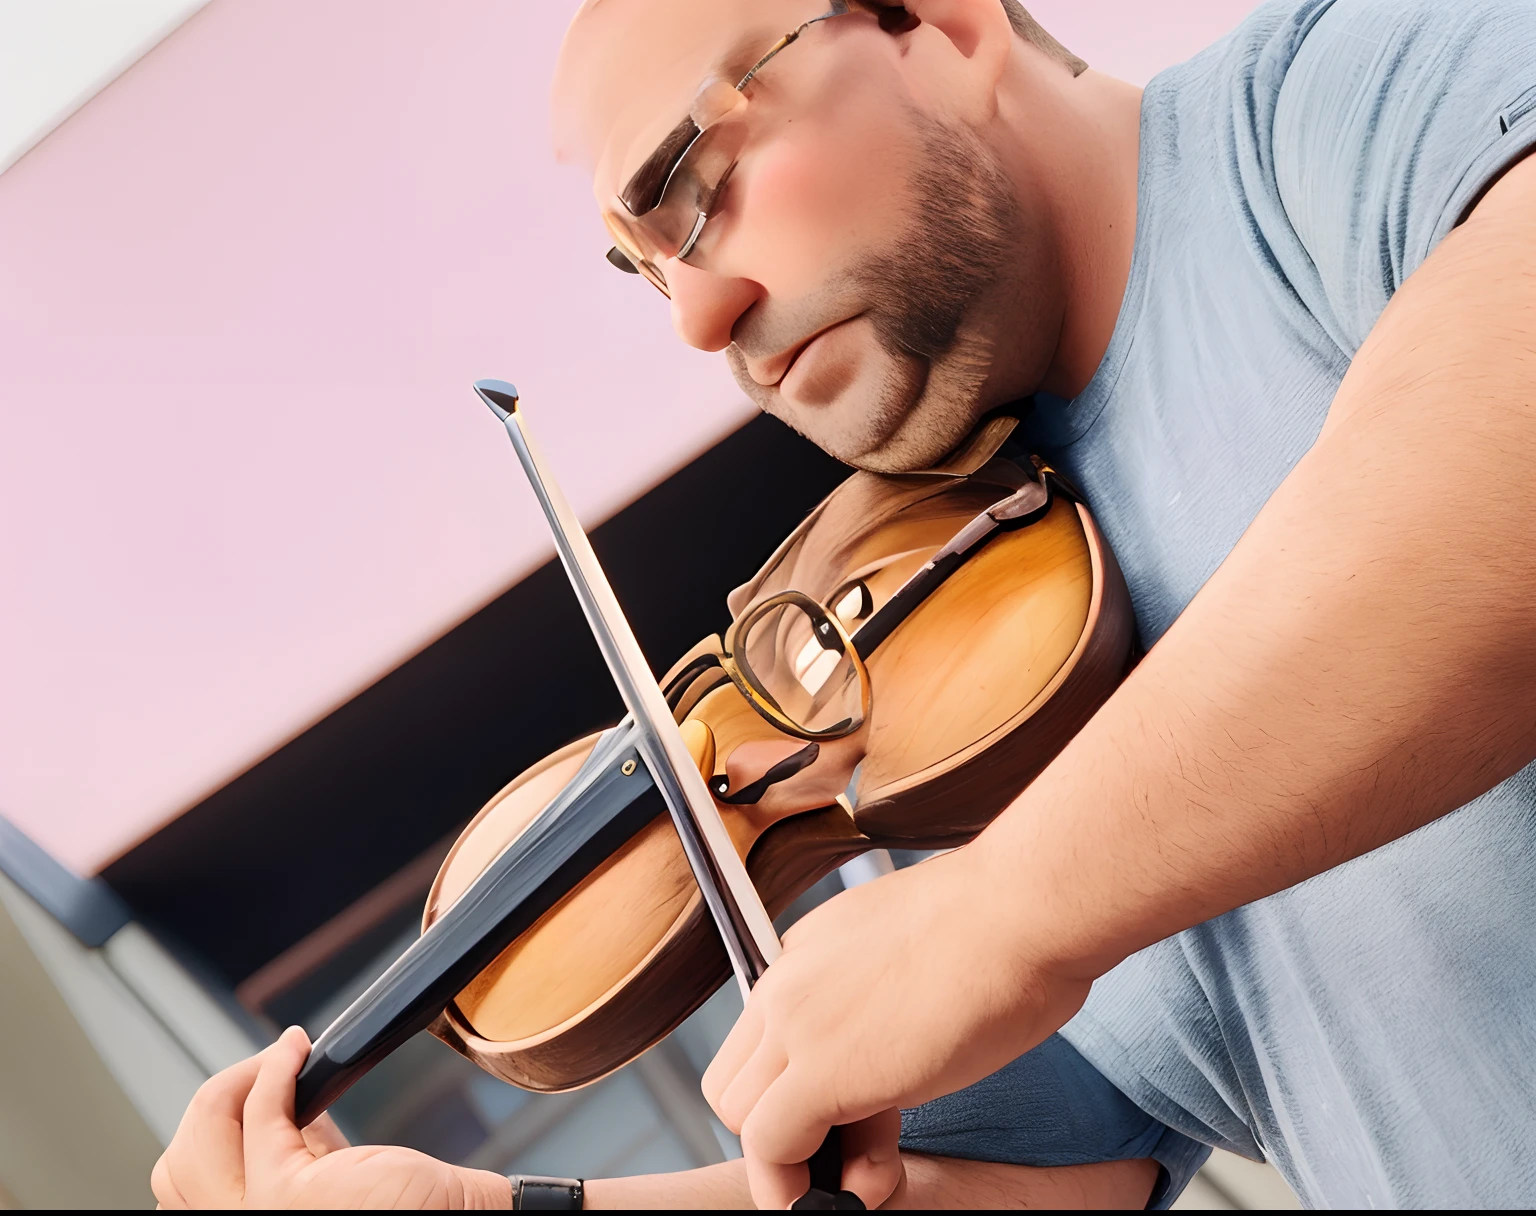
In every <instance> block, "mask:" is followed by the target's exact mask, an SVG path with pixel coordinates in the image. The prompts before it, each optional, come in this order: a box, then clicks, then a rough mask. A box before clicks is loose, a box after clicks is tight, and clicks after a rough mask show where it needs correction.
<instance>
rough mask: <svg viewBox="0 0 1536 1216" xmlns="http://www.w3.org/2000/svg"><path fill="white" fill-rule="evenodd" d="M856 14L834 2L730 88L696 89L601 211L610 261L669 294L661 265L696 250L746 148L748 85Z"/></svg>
mask: <svg viewBox="0 0 1536 1216" xmlns="http://www.w3.org/2000/svg"><path fill="white" fill-rule="evenodd" d="M870 7H871V9H872V10H873V11H874V13H875V15H876V17H877V19H878V20H879V21H880V24H881V27H882V28H885V29H892V30H899V29H904V28H907V25H908V24H909V23H910V24H915V22H913V20H912V18H910V17H909V16H908V14H907V12H906V10H905V9H901V8H886V7H882V6H876V5H871V6H870ZM856 11H858V9H857V8H856V7H855V3H854V0H832V7H831V8H830V9H828V10H827V11H826V12H824V13H822V14H821V15H820V16H817V17H812V18H811V19H810V20H809V21H804V22H802V23H801V24H800V25H798V26H796V27H795V28H794V29H793V30H791V31H790V32H789V33H787V34H785V35H784V36H783V37H782V38H780V39H779V40H778V41H777V42H775V43H774V44H773V45H772V46H771V47H769V48H768V50H767V52H766V53H765V54H764V55H763V56H762V57H761V58H760V59H758V61H757V62H756V63H754V64H753V65H752V67H751V68H749V69H748V70H747V72H746V74H745V75H744V76H742V78H741V79H740V80H738V81H737V82H736V84H735V85H734V86H732V85H731V84H729V83H728V82H727V81H725V80H717V81H714V82H712V83H710V84H707V85H705V86H704V88H702V89H701V90H700V91H699V95H698V97H697V98H696V99H695V101H694V105H693V109H692V112H691V113H690V114H689V115H688V117H687V118H684V119H683V120H682V122H680V123H678V125H677V126H675V127H674V128H672V131H671V132H670V133H669V134H668V135H667V137H666V139H664V140H663V141H662V142H661V145H660V146H659V147H658V148H657V149H656V150H655V151H654V152H652V153H651V155H650V156H649V157H647V158H646V160H645V163H644V164H642V165H641V166H640V168H639V169H637V170H636V171H635V174H634V176H632V177H631V178H630V179H629V181H628V183H627V184H626V185H625V186H624V187H623V189H621V190H620V191H619V196H618V203H619V207H618V208H605V209H604V211H603V221H604V222H605V223H606V224H607V225H608V231H609V233H610V234H611V235H612V236H613V239H614V241H615V242H616V244H615V245H614V246H613V248H612V249H610V250H609V251H608V261H609V262H611V263H612V264H613V265H614V266H616V267H618V268H619V269H620V270H622V271H624V272H625V273H626V274H638V275H643V276H644V277H645V278H646V280H647V281H648V282H650V283H651V285H652V286H654V287H655V288H656V289H657V290H658V291H660V292H661V293H662V294H663V295H669V294H670V293H669V291H668V289H667V278H666V275H665V274H664V273H663V272H662V269H661V263H662V262H664V261H666V260H667V259H669V258H677V259H679V260H680V261H687V260H688V258H689V257H691V256H693V255H694V254H695V251H696V250H697V249H698V246H699V240H700V238H701V237H702V236H703V235H704V229H705V226H706V225H707V224H708V222H709V219H710V217H711V216H712V215H714V214H715V212H716V210H717V208H718V206H719V203H720V200H721V197H722V195H723V194H724V192H725V187H726V185H727V183H728V182H729V181H730V178H731V173H732V172H733V171H734V170H735V168H736V162H737V159H738V158H739V157H740V155H741V152H742V149H743V148H744V147H745V146H746V142H747V126H748V124H747V118H748V116H749V114H750V112H751V108H752V107H751V99H752V98H751V93H750V92H749V91H748V86H749V85H750V84H751V83H752V82H753V81H754V80H756V79H757V75H758V73H759V72H761V71H762V70H763V68H764V67H765V66H766V65H767V64H768V62H769V60H771V59H773V58H774V57H775V56H776V55H778V54H779V52H780V51H782V50H784V49H785V48H786V47H788V46H790V45H792V44H793V43H795V42H798V41H799V39H800V36H801V35H802V34H804V33H805V31H806V30H808V29H810V27H811V26H813V25H818V24H820V23H821V22H823V21H829V20H831V19H832V18H833V17H844V16H847V15H849V14H850V13H853V12H856Z"/></svg>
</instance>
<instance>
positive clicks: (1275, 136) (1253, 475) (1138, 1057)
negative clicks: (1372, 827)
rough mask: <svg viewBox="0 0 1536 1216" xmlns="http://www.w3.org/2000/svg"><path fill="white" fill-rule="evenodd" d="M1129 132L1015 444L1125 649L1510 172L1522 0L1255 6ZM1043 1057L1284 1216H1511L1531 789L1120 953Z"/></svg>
mask: <svg viewBox="0 0 1536 1216" xmlns="http://www.w3.org/2000/svg"><path fill="white" fill-rule="evenodd" d="M1141 133H1142V148H1141V168H1140V201H1139V218H1138V224H1137V233H1136V245H1135V257H1134V262H1133V265H1132V270H1131V277H1130V282H1129V285H1128V287H1127V289H1126V296H1125V301H1124V304H1123V306H1122V309H1121V312H1120V318H1119V321H1118V324H1117V327H1116V329H1115V333H1114V337H1113V339H1112V341H1111V342H1110V346H1109V349H1108V352H1107V353H1106V355H1105V357H1104V361H1103V363H1102V364H1101V365H1100V367H1099V369H1098V371H1097V373H1096V374H1095V376H1094V378H1093V381H1092V383H1090V384H1089V386H1088V387H1087V389H1086V390H1085V391H1084V392H1083V393H1082V394H1081V395H1080V396H1079V397H1078V398H1077V399H1076V400H1074V401H1072V402H1064V401H1059V400H1050V399H1038V400H1037V403H1036V410H1035V412H1034V414H1033V415H1032V416H1031V417H1030V419H1029V421H1028V424H1027V425H1028V427H1029V435H1030V440H1031V442H1032V444H1033V445H1034V446H1035V447H1036V448H1037V450H1040V451H1042V452H1044V453H1045V454H1046V455H1047V456H1048V457H1050V458H1052V459H1053V460H1054V461H1055V462H1057V463H1058V464H1059V465H1060V466H1061V467H1062V468H1063V469H1064V470H1065V471H1066V472H1067V473H1069V474H1070V475H1071V476H1072V477H1073V478H1075V479H1076V480H1077V481H1078V482H1079V484H1080V485H1081V486H1082V487H1083V489H1084V491H1085V492H1086V495H1087V498H1088V500H1089V502H1090V503H1091V505H1092V507H1093V510H1094V513H1095V515H1096V517H1097V518H1098V521H1099V523H1100V524H1101V525H1102V527H1103V529H1104V532H1105V534H1106V535H1107V537H1108V539H1109V541H1110V543H1111V544H1112V545H1113V547H1114V550H1115V553H1116V555H1117V556H1118V558H1119V560H1120V564H1121V566H1122V567H1123V568H1124V570H1125V575H1126V579H1127V581H1128V583H1129V585H1130V589H1131V596H1132V599H1133V601H1134V603H1135V607H1136V615H1137V621H1138V623H1139V626H1140V629H1141V637H1142V641H1143V643H1144V644H1146V645H1151V644H1152V643H1154V642H1156V641H1157V639H1158V638H1159V637H1160V636H1161V635H1162V634H1163V633H1164V631H1165V630H1167V628H1168V626H1169V625H1170V624H1171V623H1172V621H1173V620H1174V619H1175V618H1176V617H1177V616H1178V615H1179V613H1180V612H1182V611H1183V609H1184V606H1185V605H1186V604H1188V603H1189V601H1190V599H1191V598H1192V597H1193V596H1194V594H1195V592H1196V591H1198V590H1199V589H1200V587H1201V585H1202V584H1203V583H1204V582H1205V581H1206V579H1207V578H1209V577H1210V575H1211V573H1212V572H1213V571H1214V570H1215V569H1216V567H1217V566H1218V565H1220V563H1221V562H1222V560H1223V559H1224V558H1225V557H1226V556H1227V554H1228V552H1229V551H1230V550H1231V549H1232V547H1233V545H1234V544H1235V543H1236V542H1237V539H1238V537H1240V536H1241V535H1242V534H1243V531H1244V529H1246V528H1247V527H1248V525H1249V523H1250V522H1251V521H1252V520H1253V518H1254V516H1255V515H1256V514H1257V513H1258V511H1259V509H1260V508H1261V507H1262V506H1263V505H1264V503H1265V501H1266V500H1267V499H1268V498H1269V496H1270V495H1271V494H1272V493H1273V492H1274V490H1275V488H1276V487H1277V486H1278V485H1279V484H1280V482H1281V481H1282V480H1283V479H1284V477H1285V476H1286V474H1287V473H1288V472H1289V471H1290V470H1291V468H1292V466H1293V465H1295V463H1296V461H1297V460H1298V459H1299V458H1300V457H1301V455H1302V454H1303V453H1304V452H1305V451H1306V450H1307V449H1308V447H1310V446H1311V444H1312V443H1313V441H1314V440H1315V439H1316V437H1317V434H1318V431H1319V429H1320V428H1321V426H1322V423H1323V419H1324V416H1325V415H1326V413H1327V411H1328V407H1329V404H1330V402H1331V400H1332V398H1333V395H1334V392H1335V390H1336V389H1337V388H1338V385H1339V382H1340V380H1341V378H1342V377H1343V375H1344V372H1345V370H1346V368H1347V367H1348V366H1349V362H1350V359H1351V358H1352V356H1353V355H1354V353H1355V351H1356V350H1357V349H1358V347H1359V346H1360V344H1361V342H1362V341H1363V339H1364V338H1365V336H1366V335H1367V334H1368V333H1369V332H1370V330H1371V328H1372V326H1373V325H1374V324H1375V322H1376V319H1377V317H1378V316H1379V315H1380V313H1381V311H1382V309H1383V308H1384V307H1385V306H1386V303H1387V301H1388V299H1389V298H1390V297H1391V296H1392V294H1393V292H1394V291H1396V289H1397V288H1398V287H1399V286H1401V284H1402V283H1403V281H1404V280H1405V279H1407V278H1408V276H1409V275H1411V274H1412V273H1413V271H1414V269H1415V268H1416V267H1418V266H1419V264H1420V263H1422V262H1423V261H1424V259H1425V257H1426V256H1428V254H1429V253H1430V252H1431V250H1433V249H1434V247H1435V245H1436V243H1437V242H1438V241H1439V240H1440V239H1441V238H1442V237H1444V236H1445V234H1446V233H1447V232H1448V231H1449V230H1450V229H1451V228H1452V227H1454V226H1455V224H1456V223H1457V222H1458V221H1459V220H1461V219H1462V218H1464V216H1465V214H1466V212H1467V211H1468V209H1469V208H1470V207H1471V206H1472V205H1473V204H1474V203H1475V202H1476V201H1477V199H1478V198H1479V197H1480V195H1481V193H1482V191H1483V190H1484V189H1486V188H1487V186H1488V185H1489V184H1491V183H1492V182H1493V181H1494V180H1496V179H1497V177H1498V176H1499V174H1500V173H1501V172H1502V171H1503V170H1504V169H1506V168H1507V167H1508V166H1509V165H1510V164H1511V163H1513V162H1514V161H1516V160H1517V159H1519V158H1520V156H1521V155H1523V154H1524V153H1525V152H1526V151H1527V149H1529V148H1530V147H1531V146H1532V145H1533V144H1536V0H1305V2H1302V3H1298V2H1297V0H1275V2H1274V3H1270V4H1266V5H1265V6H1263V7H1262V8H1260V9H1259V10H1258V11H1257V12H1256V13H1254V14H1253V15H1252V16H1251V17H1250V18H1249V19H1248V20H1247V21H1245V22H1244V23H1243V24H1242V25H1241V26H1240V27H1239V28H1238V29H1237V30H1236V31H1234V33H1233V34H1232V35H1230V36H1229V37H1227V38H1225V39H1223V40H1222V41H1221V42H1220V43H1218V44H1217V45H1216V46H1214V47H1211V48H1210V49H1209V50H1207V51H1205V52H1204V53H1203V54H1201V55H1199V56H1198V57H1196V58H1195V59H1193V60H1191V61H1190V62H1189V63H1186V64H1183V65H1181V66H1179V67H1177V68H1174V69H1172V70H1170V71H1168V72H1165V73H1163V74H1162V75H1160V76H1159V77H1157V78H1156V79H1155V80H1154V81H1153V82H1152V83H1151V85H1150V86H1149V87H1148V89H1147V91H1146V96H1145V100H1144V101H1143V104H1142V127H1141ZM1531 239H1532V240H1536V215H1533V216H1532V222H1531ZM1444 404H1445V408H1446V409H1447V410H1455V409H1457V408H1458V405H1457V402H1456V401H1455V400H1454V399H1448V400H1446V402H1445V403H1444ZM1320 509H1325V508H1320ZM1532 525H1533V533H1536V520H1533V521H1532ZM1296 675H1297V678H1298V679H1305V673H1304V672H1297V673H1296ZM1533 709H1536V707H1533ZM1062 1034H1063V1037H1065V1038H1066V1039H1067V1040H1068V1041H1069V1042H1071V1043H1072V1044H1073V1045H1074V1046H1075V1047H1076V1048H1077V1049H1078V1051H1080V1052H1081V1053H1082V1055H1083V1056H1085V1057H1086V1058H1087V1059H1088V1060H1089V1061H1091V1062H1092V1064H1093V1065H1094V1066H1095V1067H1096V1068H1097V1069H1099V1070H1100V1071H1101V1072H1102V1073H1103V1074H1104V1075H1105V1076H1106V1077H1108V1078H1109V1079H1110V1080H1111V1081H1113V1082H1114V1083H1115V1084H1116V1085H1117V1086H1118V1087H1119V1088H1120V1089H1121V1090H1122V1091H1124V1092H1125V1093H1126V1094H1127V1095H1129V1096H1130V1097H1131V1098H1132V1099H1133V1100H1134V1101H1135V1102H1136V1103H1137V1104H1138V1105H1139V1106H1141V1107H1142V1108H1143V1109H1144V1110H1146V1111H1148V1112H1149V1113H1151V1114H1152V1115H1154V1116H1155V1117H1156V1118H1157V1119H1159V1120H1161V1121H1162V1122H1163V1123H1165V1124H1167V1125H1168V1126H1169V1127H1172V1128H1174V1129H1177V1130H1178V1131H1181V1132H1183V1133H1185V1134H1186V1135H1189V1136H1193V1137H1195V1138H1196V1139H1199V1140H1203V1141H1205V1142H1206V1143H1210V1144H1218V1145H1222V1146H1225V1147H1228V1148H1232V1149H1235V1150H1236V1151H1238V1152H1242V1153H1246V1154H1248V1155H1250V1156H1257V1155H1259V1154H1261V1153H1262V1154H1263V1155H1264V1156H1266V1157H1268V1158H1269V1159H1270V1160H1272V1161H1273V1162H1274V1163H1275V1165H1276V1166H1278V1167H1279V1169H1280V1170H1281V1171H1282V1173H1283V1174H1284V1175H1285V1177H1286V1179H1287V1180H1288V1181H1289V1182H1290V1184H1291V1185H1292V1187H1294V1188H1295V1190H1296V1191H1297V1192H1298V1193H1299V1194H1300V1195H1301V1197H1302V1198H1303V1200H1304V1201H1306V1202H1307V1203H1309V1204H1312V1205H1319V1206H1330V1207H1426V1206H1468V1205H1471V1206H1483V1205H1491V1206H1502V1205H1516V1206H1526V1205H1531V1204H1533V1203H1536V766H1533V768H1527V769H1525V770H1524V771H1523V772H1521V773H1519V774H1517V775H1516V776H1515V777H1512V778H1511V779H1510V780H1508V781H1506V782H1504V783H1503V784H1502V785H1500V786H1498V787H1497V788H1495V789H1493V790H1491V791H1489V792H1488V793H1487V794H1485V795H1483V796H1482V797H1481V798H1478V799H1477V800H1476V801H1474V802H1472V803H1470V804H1468V805H1467V806H1465V807H1462V808H1461V809H1459V810H1457V811H1455V812H1453V813H1452V814H1449V815H1447V816H1445V817H1444V818H1442V819H1440V820H1438V821H1437V822H1435V823H1433V824H1430V825H1429V826H1427V827H1424V828H1421V829H1420V830H1418V831H1417V832H1414V833H1413V834H1411V835H1409V836H1407V837H1405V838H1403V839H1401V840H1398V841H1395V842H1394V843H1392V844H1389V845H1386V846H1385V847H1383V848H1380V849H1378V850H1376V851H1375V852H1373V853H1371V854H1368V855H1367V856H1365V857H1361V858H1358V859H1357V860H1355V861H1352V862H1350V863H1348V864H1346V865H1343V866H1340V867H1338V868H1337V869H1334V870H1331V871H1329V872H1328V873H1326V874H1323V875H1320V876H1318V877H1316V878H1313V879H1311V880H1309V881H1307V882H1304V883H1301V884H1300V885H1298V886H1296V887H1294V888H1292V889H1290V890H1288V891H1284V892H1281V893H1280V894H1278V895H1273V896H1271V897H1269V898H1268V899H1264V900H1260V901H1259V902H1257V903H1254V904H1251V905H1249V906H1247V907H1244V908H1239V909H1238V910H1236V911H1234V912H1231V913H1228V914H1227V915H1225V916H1222V917H1220V918H1218V919H1216V920H1213V921H1210V922H1208V923H1207V924H1204V925H1200V926H1198V927H1197V928H1194V929H1191V930H1189V931H1188V932H1186V933H1181V934H1179V935H1178V936H1176V937H1173V938H1170V939H1168V940H1167V941H1164V942H1160V943H1159V944H1157V945H1155V946H1152V947H1150V948H1149V949H1147V950H1144V951H1142V952H1141V953H1140V954H1137V955H1135V956H1134V957H1132V958H1130V959H1129V960H1127V961H1126V962H1125V963H1123V964H1122V965H1121V966H1119V967H1117V968H1116V969H1115V970H1114V971H1113V972H1111V973H1110V974H1109V975H1108V976H1106V977H1105V978H1104V979H1102V980H1101V981H1100V982H1099V983H1097V984H1096V985H1095V986H1094V990H1093V993H1092V995H1091V997H1090V998H1089V1001H1088V1004H1087V1006H1086V1007H1085V1008H1084V1010H1083V1011H1082V1013H1080V1014H1079V1015H1078V1017H1077V1018H1075V1019H1074V1020H1073V1021H1072V1022H1071V1023H1070V1024H1069V1025H1068V1026H1067V1027H1066V1028H1065V1029H1064V1030H1063V1032H1062Z"/></svg>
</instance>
